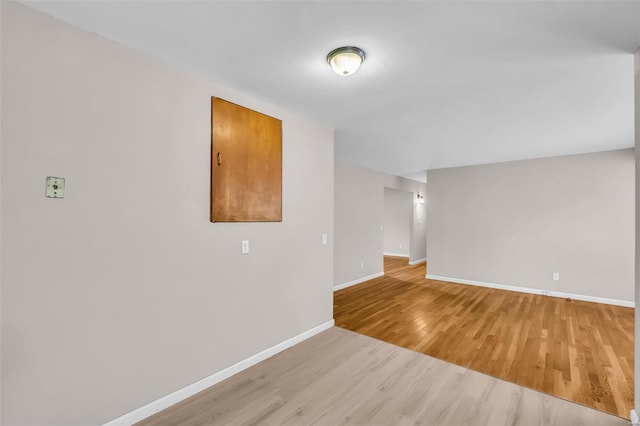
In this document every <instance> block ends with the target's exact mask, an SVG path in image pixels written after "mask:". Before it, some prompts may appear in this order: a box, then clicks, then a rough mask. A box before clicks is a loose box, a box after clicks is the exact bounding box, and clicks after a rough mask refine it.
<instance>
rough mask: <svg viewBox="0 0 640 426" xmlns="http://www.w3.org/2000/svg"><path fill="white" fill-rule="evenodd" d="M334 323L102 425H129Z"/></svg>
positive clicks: (330, 324)
mask: <svg viewBox="0 0 640 426" xmlns="http://www.w3.org/2000/svg"><path fill="white" fill-rule="evenodd" d="M334 325H335V321H334V320H330V321H327V322H325V323H323V324H320V325H318V326H316V327H314V328H312V329H310V330H307V331H305V332H303V333H300V334H298V335H297V336H294V337H292V338H290V339H287V340H285V341H284V342H282V343H278V344H277V345H275V346H272V347H270V348H268V349H265V350H264V351H262V352H258V353H257V354H255V355H253V356H250V357H249V358H247V359H245V360H242V361H240V362H238V363H236V364H233V365H232V366H230V367H227V368H225V369H224V370H220V371H218V372H217V373H214V374H212V375H211V376H209V377H205V378H204V379H202V380H198V381H197V382H195V383H192V384H190V385H188V386H186V387H184V388H182V389H179V390H177V391H175V392H172V393H170V394H169V395H166V396H163V397H162V398H160V399H158V400H155V401H153V402H150V403H149V404H147V405H144V406H142V407H140V408H137V409H135V410H133V411H131V412H129V413H127V414H125V415H123V416H120V417H118V418H117V419H114V420H111V421H110V422H107V423H105V424H104V426H125V425H126V426H129V425H132V424H134V423H137V422H139V421H141V420H144V419H146V418H147V417H149V416H151V415H153V414H155V413H157V412H158V411H162V410H164V409H165V408H168V407H170V406H172V405H174V404H176V403H178V402H180V401H182V400H185V399H187V398H189V397H190V396H192V395H195V394H196V393H198V392H200V391H203V390H205V389H207V388H208V387H211V386H213V385H215V384H216V383H220V382H221V381H223V380H225V379H228V378H229V377H231V376H233V375H234V374H238V373H239V372H241V371H243V370H246V369H247V368H249V367H252V366H254V365H256V364H257V363H259V362H262V361H264V360H265V359H267V358H271V357H272V356H274V355H276V354H277V353H279V352H282V351H284V350H285V349H288V348H290V347H291V346H294V345H296V344H298V343H300V342H302V341H303V340H307V339H308V338H310V337H312V336H315V335H316V334H318V333H320V332H323V331H324V330H327V329H329V328H331V327H333V326H334Z"/></svg>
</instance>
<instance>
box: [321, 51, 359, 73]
mask: <svg viewBox="0 0 640 426" xmlns="http://www.w3.org/2000/svg"><path fill="white" fill-rule="evenodd" d="M362 61H364V51H363V50H362V49H360V48H358V47H353V46H345V47H339V48H337V49H335V50H332V51H331V52H329V54H328V55H327V62H329V65H331V68H333V70H334V71H335V72H336V74H338V75H342V76H347V75H351V74H353V73H354V72H356V71H358V68H360V64H362Z"/></svg>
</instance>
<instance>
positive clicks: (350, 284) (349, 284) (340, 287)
mask: <svg viewBox="0 0 640 426" xmlns="http://www.w3.org/2000/svg"><path fill="white" fill-rule="evenodd" d="M383 275H384V272H378V273H376V274H373V275H368V276H366V277H362V278H358V279H357V280H353V281H349V282H347V283H342V284H338V285H337V286H334V287H333V291H337V290H342V289H343V288H347V287H351V286H352V285H356V284H360V283H363V282H365V281H369V280H372V279H374V278H378V277H381V276H383Z"/></svg>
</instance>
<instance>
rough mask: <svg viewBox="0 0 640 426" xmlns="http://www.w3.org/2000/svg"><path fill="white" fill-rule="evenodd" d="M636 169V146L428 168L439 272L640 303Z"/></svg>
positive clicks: (433, 251) (432, 265) (432, 246)
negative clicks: (638, 297)
mask: <svg viewBox="0 0 640 426" xmlns="http://www.w3.org/2000/svg"><path fill="white" fill-rule="evenodd" d="M634 169H635V166H634V152H633V150H632V149H626V150H619V151H609V152H600V153H594V154H584V155H569V156H563V157H553V158H543V159H537V160H525V161H513V162H506V163H497V164H487V165H480V166H471V167H457V168H450V169H440V170H430V171H428V174H427V176H428V178H427V179H428V180H427V181H428V186H427V198H428V201H427V206H428V207H427V209H428V213H427V214H428V223H427V227H428V240H427V243H428V249H427V253H428V256H429V275H434V276H440V277H449V278H455V279H465V280H472V281H480V282H485V283H492V284H499V285H508V286H515V287H524V288H532V289H542V290H549V291H554V292H562V293H571V294H575V295H584V296H591V297H600V298H608V299H615V300H619V301H625V302H628V303H632V301H633V300H634V285H633V281H634V252H635V250H634V232H635V231H634V228H635V225H634ZM553 272H559V273H560V280H559V281H553V280H552V273H553Z"/></svg>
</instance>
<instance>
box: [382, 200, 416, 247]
mask: <svg viewBox="0 0 640 426" xmlns="http://www.w3.org/2000/svg"><path fill="white" fill-rule="evenodd" d="M413 204H414V203H413V193H411V192H407V191H401V190H399V189H392V188H384V223H383V225H384V228H383V232H382V234H383V250H384V254H386V255H392V256H406V257H409V247H410V245H411V237H412V235H411V234H412V230H413Z"/></svg>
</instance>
